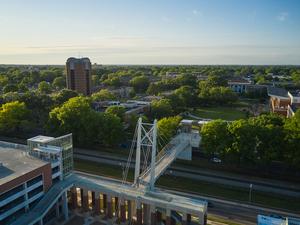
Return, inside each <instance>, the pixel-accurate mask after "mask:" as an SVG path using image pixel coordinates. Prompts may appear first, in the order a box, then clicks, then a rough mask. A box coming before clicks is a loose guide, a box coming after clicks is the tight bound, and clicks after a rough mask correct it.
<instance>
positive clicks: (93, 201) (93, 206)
mask: <svg viewBox="0 0 300 225" xmlns="http://www.w3.org/2000/svg"><path fill="white" fill-rule="evenodd" d="M94 208H95V192H94V191H92V209H94Z"/></svg>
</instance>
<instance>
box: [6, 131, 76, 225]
mask: <svg viewBox="0 0 300 225" xmlns="http://www.w3.org/2000/svg"><path fill="white" fill-rule="evenodd" d="M70 153H72V136H71V135H66V136H63V137H60V138H53V137H45V136H37V137H35V138H32V139H29V140H28V145H27V146H26V145H18V144H13V143H7V142H0V159H1V165H0V193H1V194H0V224H11V223H12V222H13V221H14V220H16V219H18V218H19V217H20V216H22V215H24V214H25V213H27V212H29V211H30V210H31V209H33V208H34V207H35V206H36V204H37V203H38V202H39V201H40V200H41V199H42V198H43V196H44V195H45V193H47V192H48V190H49V189H50V188H51V186H52V185H53V184H55V183H57V182H58V181H62V180H63V179H64V177H65V176H66V175H67V174H68V171H69V170H70V168H69V167H73V158H71V159H70V158H69V156H70ZM71 156H72V155H71ZM68 160H71V162H70V164H68V162H67V161H68ZM60 200H61V199H60ZM59 204H63V203H62V201H59V202H57V207H59ZM65 204H66V203H65ZM55 210H56V209H53V210H52V211H55ZM58 210H59V209H58ZM49 213H51V212H50V211H49ZM45 218H46V217H45ZM49 218H50V219H51V216H50V217H49ZM47 220H48V219H45V221H47Z"/></svg>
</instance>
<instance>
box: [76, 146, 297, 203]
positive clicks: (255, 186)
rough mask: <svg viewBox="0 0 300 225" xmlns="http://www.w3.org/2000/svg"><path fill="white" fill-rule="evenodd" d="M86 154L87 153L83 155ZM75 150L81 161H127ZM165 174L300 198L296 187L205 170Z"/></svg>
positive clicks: (176, 168) (172, 168) (184, 169)
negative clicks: (250, 186) (250, 187)
mask: <svg viewBox="0 0 300 225" xmlns="http://www.w3.org/2000/svg"><path fill="white" fill-rule="evenodd" d="M84 152H87V153H84ZM84 152H83V150H76V151H75V152H74V158H77V159H83V160H88V161H94V162H100V163H104V164H109V165H114V166H121V165H120V164H123V165H125V164H126V162H127V160H125V159H123V158H121V157H115V156H107V155H105V156H103V155H99V154H96V153H94V152H92V151H86V150H84ZM131 167H132V168H134V163H133V162H132V163H131ZM166 173H168V174H169V175H174V176H178V177H184V178H190V179H194V180H201V181H206V182H210V183H217V184H222V185H229V186H233V187H239V188H249V185H250V184H252V190H257V191H262V192H270V193H274V194H280V195H286V196H291V197H297V198H300V186H296V185H291V184H289V185H286V184H284V183H283V182H276V181H272V183H271V182H265V181H257V180H246V179H241V178H240V177H233V176H231V177H228V176H224V175H220V174H217V173H216V172H213V173H212V172H211V171H205V170H194V169H187V168H179V167H170V168H168V169H167V171H166Z"/></svg>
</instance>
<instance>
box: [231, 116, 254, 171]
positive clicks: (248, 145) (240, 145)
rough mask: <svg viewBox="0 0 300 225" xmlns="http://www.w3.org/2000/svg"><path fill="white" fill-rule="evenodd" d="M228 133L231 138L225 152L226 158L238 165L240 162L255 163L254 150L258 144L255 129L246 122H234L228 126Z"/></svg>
mask: <svg viewBox="0 0 300 225" xmlns="http://www.w3.org/2000/svg"><path fill="white" fill-rule="evenodd" d="M228 131H229V134H230V136H231V138H232V139H231V140H232V141H231V143H230V146H229V147H228V150H227V156H228V158H229V159H230V160H232V161H234V162H236V163H237V164H238V165H240V164H241V162H243V163H247V164H253V163H255V161H256V157H255V156H256V154H255V150H256V147H257V144H258V139H257V133H256V129H255V127H254V126H253V125H252V124H250V123H249V122H248V121H247V120H236V121H233V122H232V123H230V124H229V126H228Z"/></svg>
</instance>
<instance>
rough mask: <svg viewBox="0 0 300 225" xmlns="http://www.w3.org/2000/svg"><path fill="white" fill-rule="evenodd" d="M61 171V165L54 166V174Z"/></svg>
mask: <svg viewBox="0 0 300 225" xmlns="http://www.w3.org/2000/svg"><path fill="white" fill-rule="evenodd" d="M57 172H59V166H56V167H54V168H52V174H55V173H57Z"/></svg>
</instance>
